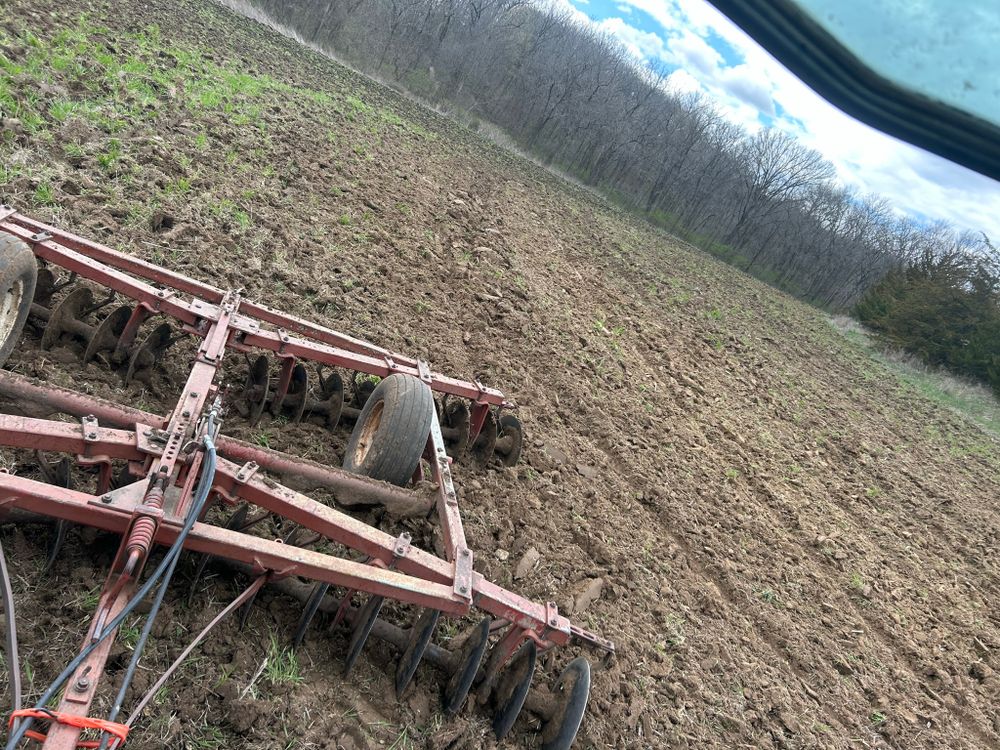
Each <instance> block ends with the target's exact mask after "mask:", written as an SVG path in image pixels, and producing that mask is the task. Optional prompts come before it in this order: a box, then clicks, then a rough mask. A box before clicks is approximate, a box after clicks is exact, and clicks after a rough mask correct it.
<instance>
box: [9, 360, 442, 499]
mask: <svg viewBox="0 0 1000 750" xmlns="http://www.w3.org/2000/svg"><path fill="white" fill-rule="evenodd" d="M0 396H3V397H4V398H7V399H9V400H11V401H13V402H14V403H15V404H24V403H25V402H30V403H33V404H39V405H41V406H45V407H47V408H50V409H52V411H53V412H60V413H64V414H72V415H75V416H78V417H82V416H84V415H87V414H92V415H94V416H95V417H96V418H97V420H98V422H100V423H101V424H111V425H116V426H118V427H131V426H134V425H139V426H140V427H139V429H140V430H144V429H145V428H154V429H157V430H159V429H161V428H162V427H163V426H164V425H165V424H166V421H167V420H165V419H164V418H163V417H161V416H159V415H156V414H151V413H149V412H145V411H141V410H139V409H133V408H131V407H128V406H121V405H119V404H116V403H113V402H111V401H107V400H105V399H102V398H98V397H96V396H88V395H84V394H82V393H77V392H76V391H71V390H70V389H68V388H62V387H60V386H56V385H49V384H43V383H41V382H39V381H35V380H32V379H30V378H26V377H24V376H23V375H18V374H17V373H14V372H10V371H8V370H0ZM0 444H2V441H0ZM215 444H216V448H217V449H218V451H219V453H220V454H221V455H223V456H225V457H227V458H230V459H234V460H237V461H242V462H244V463H246V462H249V461H252V462H254V463H256V464H258V465H259V466H260V468H261V469H264V470H265V471H270V472H273V473H275V474H282V475H291V476H295V477H296V478H298V479H300V480H305V481H306V483H312V484H313V485H315V486H319V487H325V488H327V489H330V490H332V491H333V493H334V497H335V499H336V500H337V502H339V503H341V504H342V505H347V506H351V505H383V506H385V507H386V509H387V510H389V512H390V513H392V514H393V515H395V516H399V517H403V516H423V515H427V513H428V512H430V511H431V510H432V509H433V508H434V504H435V499H434V497H433V496H431V495H429V494H428V493H427V492H426V491H417V490H412V489H405V488H403V487H396V486H394V485H391V484H386V483H385V482H379V481H377V480H374V479H369V478H368V477H365V476H361V475H359V474H351V473H349V472H346V471H344V470H343V469H338V468H334V467H331V466H326V465H324V464H320V463H317V462H315V461H310V460H308V459H305V458H300V457H298V456H292V455H289V454H287V453H282V452H280V451H276V450H273V449H271V448H264V447H262V446H259V445H254V444H252V443H247V442H244V441H242V440H237V439H236V438H232V437H228V436H226V435H219V436H218V437H217V438H216V440H215ZM46 450H54V449H52V448H48V449H46Z"/></svg>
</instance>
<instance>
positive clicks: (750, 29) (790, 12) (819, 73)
mask: <svg viewBox="0 0 1000 750" xmlns="http://www.w3.org/2000/svg"><path fill="white" fill-rule="evenodd" d="M709 2H711V3H712V5H714V6H715V7H716V8H718V9H719V10H720V11H721V12H722V13H723V14H725V15H726V16H728V17H729V19H730V20H732V21H733V23H735V24H736V25H737V26H739V27H740V28H741V29H743V31H745V32H746V33H747V34H749V35H750V36H751V37H752V38H753V39H754V40H755V41H756V42H757V43H758V44H760V45H761V46H762V47H764V49H766V50H767V51H768V52H770V53H771V54H772V55H773V56H774V57H776V58H777V59H778V60H779V61H780V62H781V63H782V64H783V65H785V66H786V67H787V68H788V69H789V70H791V72H792V73H794V74H795V75H796V76H798V77H799V78H800V79H801V80H802V81H803V82H804V83H805V84H806V85H807V86H809V87H810V88H812V89H813V90H815V91H816V93H818V94H819V95H820V96H822V97H823V98H824V99H826V100H827V101H829V102H830V103H831V104H833V105H834V106H835V107H837V108H839V109H841V110H843V111H844V112H846V113H847V114H849V115H851V116H852V117H855V118H856V119H858V120H861V121H862V122H864V123H867V124H868V125H871V126H872V127H874V128H877V129H878V130H881V131H883V132H885V133H888V134H889V135H893V136H895V137H897V138H900V139H902V140H904V141H907V142H908V143H912V144H913V145H915V146H919V147H921V148H924V149H926V150H928V151H930V152H932V153H935V154H938V155H940V156H943V157H944V158H946V159H950V160H951V161H953V162H956V163H958V164H961V165H962V166H965V167H968V168H969V169H972V170H975V171H976V172H979V173H980V174H983V175H986V176H987V177H991V178H993V179H994V180H997V179H1000V127H997V126H996V125H994V124H992V123H990V122H988V121H986V120H983V119H982V118H979V117H976V116H974V115H972V114H969V113H968V112H965V111H963V110H960V109H957V108H955V107H952V106H950V105H947V104H944V103H943V102H940V101H936V100H934V99H931V98H929V97H927V96H924V95H922V94H918V93H916V92H914V91H912V90H910V89H908V88H905V87H903V86H900V85H898V84H896V83H894V82H893V81H890V80H889V79H888V78H885V77H884V76H882V75H880V74H879V73H877V72H875V71H874V70H873V69H872V68H870V67H869V66H868V65H866V64H865V63H863V62H862V61H861V60H860V59H859V58H858V57H857V56H856V55H854V54H853V53H852V52H851V51H850V50H848V49H847V48H846V47H845V46H844V45H843V44H841V43H840V42H839V41H837V40H836V39H835V38H834V37H833V36H832V35H831V34H830V33H829V32H828V31H826V30H825V29H824V28H823V27H821V26H820V25H819V24H818V23H816V21H815V20H813V18H812V17H811V16H809V15H808V14H807V13H806V12H804V11H803V10H802V9H801V8H799V7H798V5H797V4H796V3H794V2H789V0H709Z"/></svg>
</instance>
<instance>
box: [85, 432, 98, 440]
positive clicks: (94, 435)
mask: <svg viewBox="0 0 1000 750" xmlns="http://www.w3.org/2000/svg"><path fill="white" fill-rule="evenodd" d="M87 439H88V440H97V433H96V432H88V433H87Z"/></svg>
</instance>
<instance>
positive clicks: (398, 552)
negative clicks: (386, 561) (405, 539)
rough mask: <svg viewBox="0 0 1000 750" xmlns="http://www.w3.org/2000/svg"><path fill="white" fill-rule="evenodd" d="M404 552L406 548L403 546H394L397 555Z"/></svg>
mask: <svg viewBox="0 0 1000 750" xmlns="http://www.w3.org/2000/svg"><path fill="white" fill-rule="evenodd" d="M404 552H406V549H404V548H403V547H396V554H397V555H402V554H403V553H404Z"/></svg>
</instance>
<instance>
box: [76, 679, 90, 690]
mask: <svg viewBox="0 0 1000 750" xmlns="http://www.w3.org/2000/svg"><path fill="white" fill-rule="evenodd" d="M89 687H90V678H89V677H81V678H80V679H78V680H77V681H76V684H75V685H74V686H73V688H74V689H75V690H76V691H77V692H79V693H83V692H86V690H87V688H89Z"/></svg>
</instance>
